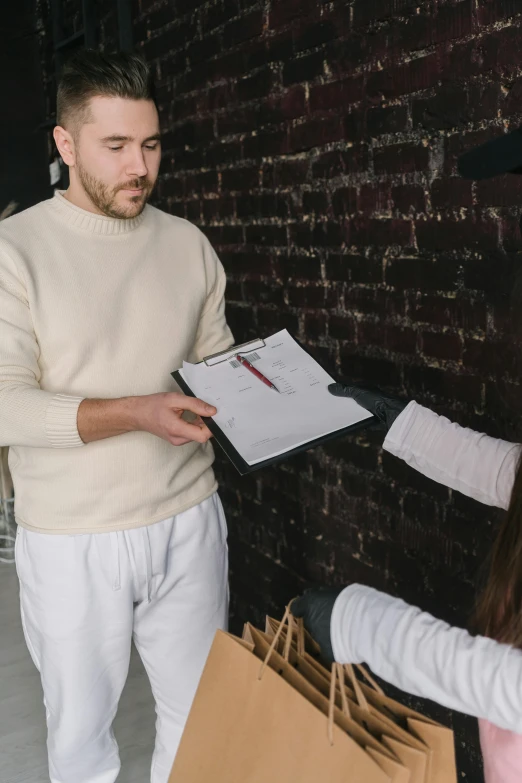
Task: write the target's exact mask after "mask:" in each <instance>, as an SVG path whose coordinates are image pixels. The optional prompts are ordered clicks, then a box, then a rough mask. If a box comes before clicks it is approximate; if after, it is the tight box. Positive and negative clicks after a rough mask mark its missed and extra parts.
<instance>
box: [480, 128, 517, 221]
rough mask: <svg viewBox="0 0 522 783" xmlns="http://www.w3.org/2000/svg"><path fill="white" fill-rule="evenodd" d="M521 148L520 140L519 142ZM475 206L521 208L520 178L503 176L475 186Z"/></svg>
mask: <svg viewBox="0 0 522 783" xmlns="http://www.w3.org/2000/svg"><path fill="white" fill-rule="evenodd" d="M521 147H522V140H521ZM476 196H477V204H479V205H480V206H485V207H512V206H518V207H520V206H522V177H521V176H520V175H514V174H505V175H504V176H503V177H494V178H493V179H491V180H482V181H481V182H477V185H476Z"/></svg>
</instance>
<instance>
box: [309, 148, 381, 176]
mask: <svg viewBox="0 0 522 783" xmlns="http://www.w3.org/2000/svg"><path fill="white" fill-rule="evenodd" d="M367 168H368V148H367V147H366V145H365V144H360V145H358V146H354V147H350V148H349V149H347V150H343V151H341V150H334V151H332V152H325V153H323V154H322V155H320V156H319V158H316V159H315V160H314V161H313V163H312V176H313V177H314V178H318V179H333V178H334V177H337V176H339V175H340V174H354V173H356V172H360V171H365V170H366V169H367Z"/></svg>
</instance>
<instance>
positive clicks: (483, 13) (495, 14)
mask: <svg viewBox="0 0 522 783" xmlns="http://www.w3.org/2000/svg"><path fill="white" fill-rule="evenodd" d="M520 13H522V8H521V7H520V3H519V2H518V0H485V1H484V2H482V3H481V5H480V6H479V8H477V17H478V21H479V24H481V25H483V26H487V25H490V24H494V23H495V22H501V21H503V20H504V19H508V18H510V17H513V16H518V15H519V14H520Z"/></svg>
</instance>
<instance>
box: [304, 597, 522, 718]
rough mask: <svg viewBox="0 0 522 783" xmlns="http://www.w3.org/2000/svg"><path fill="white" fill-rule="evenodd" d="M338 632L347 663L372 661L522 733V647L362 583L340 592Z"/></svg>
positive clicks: (394, 678)
mask: <svg viewBox="0 0 522 783" xmlns="http://www.w3.org/2000/svg"><path fill="white" fill-rule="evenodd" d="M305 625H306V619H305ZM330 631H331V642H332V648H333V652H334V656H335V659H336V660H337V661H339V662H340V663H363V662H365V663H367V664H368V666H369V667H370V668H371V670H372V671H373V672H375V674H377V675H378V676H379V677H382V678H383V679H384V680H386V681H387V682H389V683H391V684H392V685H395V686H397V687H398V688H401V689H402V690H404V691H407V692H408V693H413V694H416V695H417V696H421V697H423V698H426V699H432V700H433V701H435V702H438V703H439V704H442V705H444V706H445V707H449V708H451V709H455V710H459V711H460V712H464V713H466V714H468V715H474V716H475V717H477V718H485V719H487V720H489V721H490V722H491V723H494V724H495V725H497V726H500V727H501V728H504V729H510V730H511V731H515V732H517V733H522V651H520V650H517V649H515V648H513V647H510V646H509V645H506V644H499V643H498V642H495V641H493V640H492V639H486V638H485V637H483V636H475V637H473V636H471V635H470V634H469V633H468V632H467V631H465V630H463V629H461V628H454V627H452V626H450V625H448V624H447V623H445V622H443V621H442V620H437V619H436V618H435V617H432V615H430V614H428V613H426V612H422V611H421V610H420V609H418V608H417V607H414V606H410V605H409V604H406V603H405V602H404V601H402V600H400V599H398V598H393V597H391V596H389V595H386V594H385V593H381V592H379V591H378V590H374V589H373V588H371V587H365V586H363V585H358V584H354V585H350V586H349V587H347V588H345V590H343V591H342V592H341V593H340V594H339V596H338V598H337V600H336V601H335V604H334V606H333V611H332V614H331V623H330Z"/></svg>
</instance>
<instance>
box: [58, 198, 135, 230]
mask: <svg viewBox="0 0 522 783" xmlns="http://www.w3.org/2000/svg"><path fill="white" fill-rule="evenodd" d="M64 193H65V191H64V190H57V191H55V194H54V197H53V198H52V199H50V201H49V204H50V206H51V207H52V208H53V209H54V211H55V212H57V213H58V214H59V215H60V216H61V217H62V218H63V219H64V220H66V221H67V223H69V225H71V226H75V227H76V228H81V229H84V230H85V231H89V232H91V233H92V234H107V235H117V234H128V233H129V232H130V231H133V230H134V229H135V228H137V227H138V226H139V225H141V223H142V222H143V219H144V217H145V213H146V212H147V210H148V207H145V209H144V210H143V212H142V213H141V214H140V215H138V216H137V217H135V218H128V219H122V218H112V217H107V216H106V215H96V214H95V213H94V212H88V211H87V210H86V209H82V208H81V207H77V206H76V205H75V204H72V203H71V202H70V201H69V200H68V199H66V198H65V196H64Z"/></svg>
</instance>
